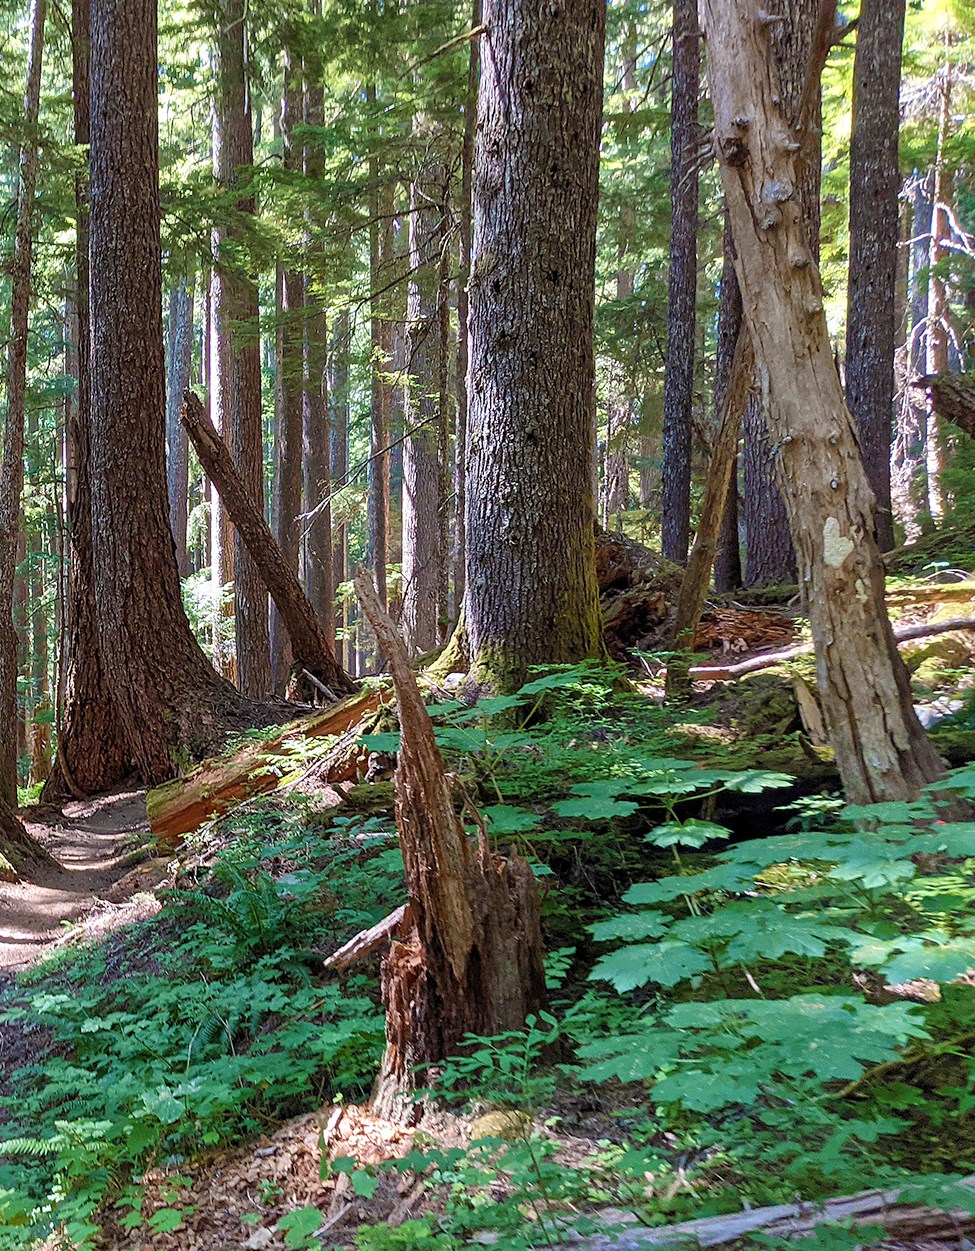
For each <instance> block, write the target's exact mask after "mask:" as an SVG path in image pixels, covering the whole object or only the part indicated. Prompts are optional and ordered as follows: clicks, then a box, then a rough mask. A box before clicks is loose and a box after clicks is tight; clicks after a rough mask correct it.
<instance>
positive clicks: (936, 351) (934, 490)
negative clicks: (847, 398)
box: [925, 36, 951, 522]
mask: <svg viewBox="0 0 975 1251" xmlns="http://www.w3.org/2000/svg"><path fill="white" fill-rule="evenodd" d="M946 43H947V36H946ZM938 92H939V102H940V117H939V122H938V153H937V157H936V158H935V164H934V186H933V190H932V202H931V245H930V252H929V253H928V326H927V360H926V362H925V363H926V366H927V370H926V372H927V373H928V374H943V373H945V371H946V370H947V369H948V327H947V324H946V322H945V317H946V315H947V301H946V299H945V281H944V277H943V275H942V274H941V272H940V270H939V266H940V264H941V262H942V261H943V259H944V255H945V247H944V245H945V241H946V240H947V239H949V238H950V232H949V228H948V213H947V211H946V206H947V198H946V197H947V191H948V187H949V185H950V182H951V180H950V178H949V177H948V174H947V171H946V170H945V143H946V141H947V139H948V126H949V124H950V121H951V66H950V65H949V64H947V63H946V64H945V66H944V68H943V69H942V71H941V75H940V77H939V81H938ZM925 446H926V461H927V469H928V511H929V512H930V514H931V516H932V518H933V519H934V520H935V521H936V522H937V521H940V520H941V519H942V517H943V516H944V512H945V492H944V485H943V483H942V480H941V478H942V473H943V471H944V448H943V447H942V440H941V432H940V431H939V429H938V417H937V414H936V413H935V412H934V411H933V410H932V409H930V408H929V409H928V422H927V441H926V445H925Z"/></svg>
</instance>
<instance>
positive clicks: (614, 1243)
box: [572, 1177, 975, 1251]
mask: <svg viewBox="0 0 975 1251" xmlns="http://www.w3.org/2000/svg"><path fill="white" fill-rule="evenodd" d="M963 1184H964V1185H966V1186H975V1177H967V1178H966V1179H965V1181H964V1183H963ZM840 1222H854V1223H855V1224H857V1225H870V1226H880V1227H881V1228H882V1229H884V1230H885V1231H886V1234H887V1239H888V1241H890V1242H897V1243H905V1242H913V1241H915V1240H916V1239H919V1238H922V1239H923V1240H924V1242H925V1244H931V1243H935V1242H938V1241H939V1240H944V1241H948V1242H950V1243H951V1244H952V1245H961V1243H962V1239H963V1238H965V1237H966V1236H968V1235H970V1234H971V1233H972V1231H973V1230H975V1215H972V1214H971V1213H969V1212H963V1211H962V1212H940V1211H938V1210H937V1209H935V1208H928V1207H917V1206H915V1207H911V1206H909V1205H902V1204H900V1203H899V1192H898V1191H896V1190H887V1191H879V1190H864V1191H861V1192H860V1193H859V1194H855V1195H847V1196H844V1197H843V1198H840V1199H827V1200H826V1201H825V1202H824V1203H822V1204H815V1203H781V1204H778V1205H777V1206H776V1207H768V1208H755V1209H753V1210H751V1211H747V1212H733V1213H732V1214H731V1215H729V1216H707V1217H703V1218H702V1219H700V1220H696V1221H684V1222H683V1223H681V1224H680V1225H665V1226H664V1227H663V1228H661V1229H628V1230H624V1231H622V1232H620V1233H619V1234H613V1235H608V1236H605V1237H601V1236H597V1237H595V1238H583V1239H580V1240H577V1241H574V1242H573V1243H572V1245H573V1247H576V1248H578V1251H610V1249H612V1251H644V1248H646V1247H668V1246H674V1245H676V1244H683V1245H684V1246H686V1247H689V1248H694V1247H719V1246H724V1245H726V1244H727V1243H730V1242H737V1241H738V1240H739V1239H742V1238H744V1237H746V1236H747V1235H748V1234H752V1233H757V1232H758V1231H760V1230H761V1231H762V1232H763V1233H765V1234H770V1235H774V1236H775V1237H778V1238H782V1239H791V1238H801V1237H803V1236H804V1235H806V1234H809V1233H811V1232H812V1231H813V1230H814V1229H815V1228H816V1227H817V1226H818V1225H826V1224H838V1223H840Z"/></svg>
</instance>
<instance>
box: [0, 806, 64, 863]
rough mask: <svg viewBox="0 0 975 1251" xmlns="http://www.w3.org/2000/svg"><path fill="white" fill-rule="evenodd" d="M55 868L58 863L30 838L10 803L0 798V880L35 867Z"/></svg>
mask: <svg viewBox="0 0 975 1251" xmlns="http://www.w3.org/2000/svg"><path fill="white" fill-rule="evenodd" d="M5 862H6V863H5ZM57 868H60V865H59V864H58V862H57V861H56V860H55V859H54V857H53V856H52V855H51V854H50V852H48V851H46V850H45V849H44V848H43V847H42V846H41V845H40V843H39V842H37V840H36V839H33V838H31V836H30V835H29V834H28V833H27V831H26V830H25V829H24V827H23V825H22V824H21V822H20V821H19V820H18V818H17V816H16V815H15V813H14V811H13V809H12V808H11V807H10V805H9V804H8V803H7V802H6V800H4V799H0V882H3V881H9V880H10V878H11V876H13V877H14V879H15V880H16V878H17V877H19V876H20V874H21V873H23V874H25V875H26V874H29V873H30V872H31V871H32V870H36V869H57ZM11 870H12V871H13V873H12V874H11Z"/></svg>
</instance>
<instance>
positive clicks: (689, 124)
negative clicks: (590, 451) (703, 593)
mask: <svg viewBox="0 0 975 1251" xmlns="http://www.w3.org/2000/svg"><path fill="white" fill-rule="evenodd" d="M673 66H674V68H673V77H672V80H671V84H672V85H671V100H672V104H671V130H670V134H671V139H670V214H671V216H670V223H671V224H670V277H669V284H668V295H667V368H666V372H665V374H664V447H663V460H664V466H663V478H664V481H663V490H664V494H663V531H662V541H663V554H664V555H665V556H666V557H667V559H668V560H676V561H678V562H679V563H681V564H682V563H683V562H684V561H685V560H686V559H687V545H688V541H689V538H690V530H691V414H692V409H693V406H694V348H695V342H696V338H695V327H696V308H697V199H698V174H697V152H696V145H697V142H698V140H699V138H700V135H699V132H698V124H697V95H698V88H699V83H700V76H701V49H700V40H699V36H698V30H697V14H696V4H695V0H674V59H673Z"/></svg>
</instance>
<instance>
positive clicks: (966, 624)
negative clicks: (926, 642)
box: [690, 617, 975, 682]
mask: <svg viewBox="0 0 975 1251" xmlns="http://www.w3.org/2000/svg"><path fill="white" fill-rule="evenodd" d="M955 630H975V617H960V618H955V619H953V620H951V621H931V622H928V623H926V624H924V625H915V626H904V627H902V628H901V629H899V630H894V642H895V643H909V642H911V640H913V639H927V638H934V637H935V635H937V634H951V633H952V632H953V631H955ZM815 650H816V645H815V643H797V644H796V646H795V647H785V648H783V649H782V650H781V651H777V652H765V653H764V654H763V655H761V656H749V658H748V659H747V660H740V661H738V663H737V664H734V665H692V666H691V670H690V673H691V677H692V678H695V679H697V680H698V681H701V682H730V681H732V680H733V679H734V678H741V677H744V676H745V674H747V673H758V672H760V670H762V669H771V668H772V667H773V666H774V665H781V664H783V663H784V662H785V661H787V660H795V659H796V658H797V657H798V656H811V655H812V654H813V652H814V651H815Z"/></svg>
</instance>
